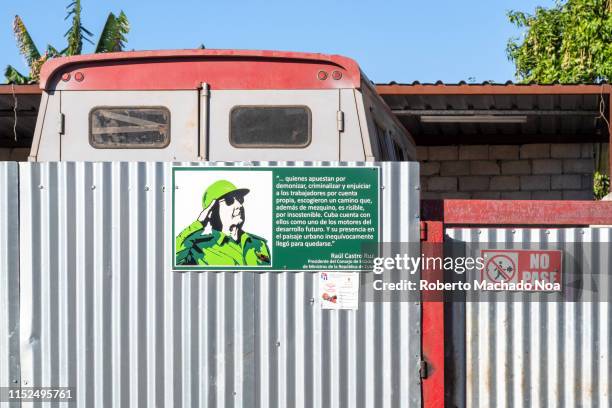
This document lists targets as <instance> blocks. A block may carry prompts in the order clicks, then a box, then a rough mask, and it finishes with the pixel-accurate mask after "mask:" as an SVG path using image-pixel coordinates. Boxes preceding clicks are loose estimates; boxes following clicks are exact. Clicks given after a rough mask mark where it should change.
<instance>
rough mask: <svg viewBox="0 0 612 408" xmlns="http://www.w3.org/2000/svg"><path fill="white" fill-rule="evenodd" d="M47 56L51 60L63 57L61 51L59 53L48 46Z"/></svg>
mask: <svg viewBox="0 0 612 408" xmlns="http://www.w3.org/2000/svg"><path fill="white" fill-rule="evenodd" d="M47 55H48V56H49V58H55V57H59V56H60V55H62V53H61V52H60V51H58V50H57V49H56V48H55V47H54V46H52V45H50V44H47Z"/></svg>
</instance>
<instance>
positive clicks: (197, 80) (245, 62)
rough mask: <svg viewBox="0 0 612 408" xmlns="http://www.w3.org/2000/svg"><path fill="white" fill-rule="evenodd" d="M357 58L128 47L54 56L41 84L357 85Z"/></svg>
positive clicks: (144, 87)
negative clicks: (133, 49) (153, 49)
mask: <svg viewBox="0 0 612 408" xmlns="http://www.w3.org/2000/svg"><path fill="white" fill-rule="evenodd" d="M361 75H362V74H361V71H360V69H359V66H358V65H357V63H356V62H355V61H354V60H352V59H350V58H346V57H342V56H339V55H325V54H312V53H300V52H280V51H241V50H201V49H196V50H172V51H130V52H114V53H103V54H89V55H78V56H73V57H62V58H53V59H51V60H49V61H47V62H46V63H45V64H44V65H43V67H42V70H41V74H40V87H41V88H42V89H45V90H179V89H197V88H199V87H201V83H203V82H205V83H207V84H209V85H210V87H211V88H212V89H338V88H359V87H360V85H361Z"/></svg>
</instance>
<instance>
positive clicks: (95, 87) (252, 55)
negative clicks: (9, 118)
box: [29, 50, 416, 161]
mask: <svg viewBox="0 0 612 408" xmlns="http://www.w3.org/2000/svg"><path fill="white" fill-rule="evenodd" d="M40 87H41V88H42V89H43V96H42V99H41V105H40V110H39V116H38V119H37V125H36V130H35V134H34V140H33V143H32V149H31V153H30V157H29V159H30V160H31V161H69V160H84V161H120V160H138V161H200V160H206V161H253V160H266V161H274V160H283V161H293V160H295V161H305V160H309V161H310V160H312V161H338V160H340V161H403V160H415V159H416V153H415V144H414V141H413V139H412V137H411V136H410V135H409V134H408V132H407V131H406V130H405V128H404V127H403V126H402V125H401V124H400V123H399V122H398V121H397V119H396V118H395V117H394V115H393V114H392V113H391V111H390V109H389V108H388V106H387V105H386V104H385V102H384V101H383V100H382V99H381V98H380V96H379V95H378V94H377V93H376V90H375V88H374V86H373V85H372V83H371V82H370V81H369V80H368V79H367V77H366V76H365V75H364V74H363V73H362V71H361V70H360V68H359V66H358V65H357V63H356V62H355V61H353V60H352V59H349V58H346V57H342V56H337V55H323V54H308V53H296V52H276V51H235V50H178V51H141V52H121V53H108V54H93V55H82V56H75V57H67V58H56V59H52V60H50V61H48V62H47V63H46V64H45V65H44V66H43V69H42V72H41V81H40Z"/></svg>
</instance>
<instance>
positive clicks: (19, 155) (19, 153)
mask: <svg viewBox="0 0 612 408" xmlns="http://www.w3.org/2000/svg"><path fill="white" fill-rule="evenodd" d="M29 155H30V148H29V147H0V161H28V156H29Z"/></svg>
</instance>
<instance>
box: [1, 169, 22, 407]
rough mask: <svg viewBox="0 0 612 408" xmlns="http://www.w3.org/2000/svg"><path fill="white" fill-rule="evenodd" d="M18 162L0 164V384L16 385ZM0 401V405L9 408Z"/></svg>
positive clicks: (17, 362) (17, 333) (5, 385)
mask: <svg viewBox="0 0 612 408" xmlns="http://www.w3.org/2000/svg"><path fill="white" fill-rule="evenodd" d="M17 197H18V166H17V163H8V162H2V163H0V226H1V228H0V387H9V386H15V385H17V386H18V385H19V370H20V369H19V239H18V237H19V224H18V223H19V206H18V202H17ZM8 406H9V404H8V403H6V402H0V407H8Z"/></svg>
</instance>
